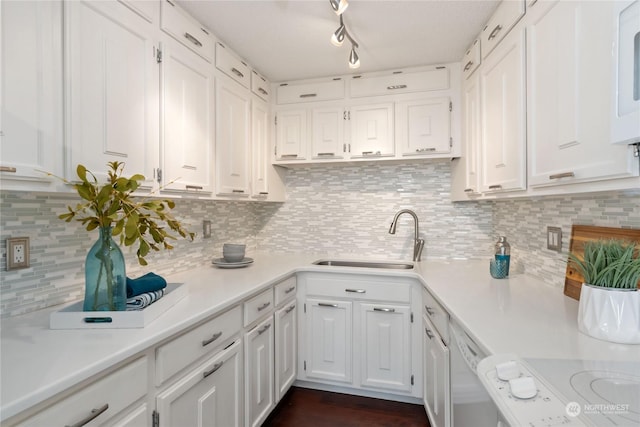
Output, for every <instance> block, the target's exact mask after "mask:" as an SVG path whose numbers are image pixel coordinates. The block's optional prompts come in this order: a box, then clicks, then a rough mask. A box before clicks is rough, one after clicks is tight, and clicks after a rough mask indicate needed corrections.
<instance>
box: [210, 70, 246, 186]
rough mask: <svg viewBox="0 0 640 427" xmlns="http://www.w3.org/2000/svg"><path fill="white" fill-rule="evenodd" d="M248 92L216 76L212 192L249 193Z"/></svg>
mask: <svg viewBox="0 0 640 427" xmlns="http://www.w3.org/2000/svg"><path fill="white" fill-rule="evenodd" d="M250 113H251V109H250V95H249V91H248V90H247V89H244V88H242V87H240V86H239V85H238V84H237V83H235V82H233V81H231V80H227V79H226V78H225V77H219V78H218V81H217V84H216V193H217V194H225V195H234V196H240V197H248V196H249V191H250V190H249V165H250V164H251V163H250V161H251V158H250V157H249V155H250V153H249V137H250V135H251V131H250V128H249V115H250Z"/></svg>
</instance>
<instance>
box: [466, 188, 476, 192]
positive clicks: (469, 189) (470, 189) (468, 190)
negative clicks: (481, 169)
mask: <svg viewBox="0 0 640 427" xmlns="http://www.w3.org/2000/svg"><path fill="white" fill-rule="evenodd" d="M464 192H465V193H475V192H476V190H474V189H473V188H465V189H464Z"/></svg>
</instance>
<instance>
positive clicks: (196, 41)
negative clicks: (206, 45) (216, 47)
mask: <svg viewBox="0 0 640 427" xmlns="http://www.w3.org/2000/svg"><path fill="white" fill-rule="evenodd" d="M184 37H185V38H186V39H187V40H189V41H190V42H191V43H193V44H195V45H196V46H198V47H202V43H200V40H198V39H197V38H195V37H193V36H192V35H191V34H189V33H184Z"/></svg>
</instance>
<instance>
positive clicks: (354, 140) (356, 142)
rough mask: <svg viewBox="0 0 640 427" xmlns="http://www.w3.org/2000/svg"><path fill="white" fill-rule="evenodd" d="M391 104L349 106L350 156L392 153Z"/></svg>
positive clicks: (374, 155) (377, 155)
mask: <svg viewBox="0 0 640 427" xmlns="http://www.w3.org/2000/svg"><path fill="white" fill-rule="evenodd" d="M393 137H394V134H393V104H392V103H388V104H376V105H358V106H354V107H352V108H351V157H383V156H393V155H394V139H393Z"/></svg>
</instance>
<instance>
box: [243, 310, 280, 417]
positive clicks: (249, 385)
mask: <svg viewBox="0 0 640 427" xmlns="http://www.w3.org/2000/svg"><path fill="white" fill-rule="evenodd" d="M273 330H274V328H273V316H270V317H269V318H268V319H266V320H265V321H263V322H262V323H259V324H258V325H257V326H256V327H255V328H253V329H252V330H251V331H249V332H248V333H247V334H246V335H245V345H246V354H247V355H246V360H245V426H249V427H255V426H259V425H261V424H262V422H263V421H264V420H265V419H266V418H267V415H269V412H270V411H271V409H272V408H273V406H274V403H275V402H274V395H273V393H274V372H273V371H274V365H273V340H274V331H273Z"/></svg>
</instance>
